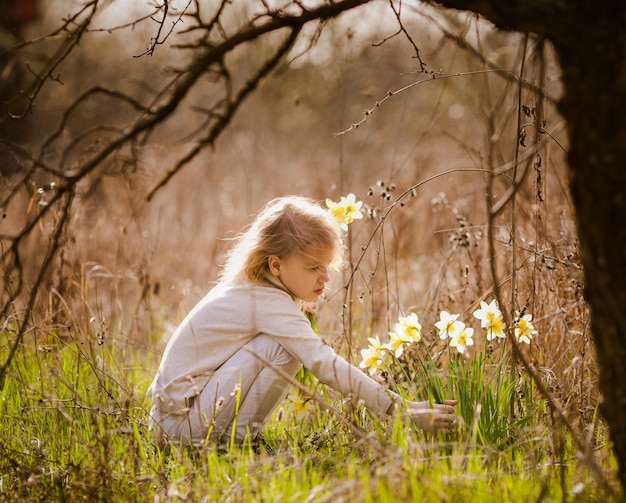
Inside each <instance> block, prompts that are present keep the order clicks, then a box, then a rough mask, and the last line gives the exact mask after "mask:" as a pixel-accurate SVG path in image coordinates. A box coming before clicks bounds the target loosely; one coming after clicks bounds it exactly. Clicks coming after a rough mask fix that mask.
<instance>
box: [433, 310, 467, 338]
mask: <svg viewBox="0 0 626 503" xmlns="http://www.w3.org/2000/svg"><path fill="white" fill-rule="evenodd" d="M435 327H437V330H438V331H439V338H440V339H447V338H448V337H451V338H452V337H454V335H455V334H456V333H457V332H460V331H461V330H463V329H464V328H465V323H463V322H462V321H459V315H458V314H450V313H449V312H448V311H441V313H439V321H438V322H436V323H435Z"/></svg>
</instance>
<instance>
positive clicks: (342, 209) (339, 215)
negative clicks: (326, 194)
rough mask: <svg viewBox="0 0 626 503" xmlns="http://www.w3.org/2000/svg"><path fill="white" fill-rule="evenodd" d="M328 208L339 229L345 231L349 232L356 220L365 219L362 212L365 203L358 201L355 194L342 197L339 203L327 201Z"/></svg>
mask: <svg viewBox="0 0 626 503" xmlns="http://www.w3.org/2000/svg"><path fill="white" fill-rule="evenodd" d="M326 206H327V207H328V211H330V214H331V215H332V216H333V217H335V220H336V221H337V224H338V225H339V227H341V228H342V229H343V230H344V231H347V230H348V225H349V224H351V223H352V222H354V221H355V220H359V219H361V218H363V213H362V211H361V207H362V206H363V202H362V201H357V200H356V196H355V195H354V194H348V195H347V196H345V197H344V196H342V197H341V200H340V201H339V202H338V203H336V202H334V201H333V200H331V199H326Z"/></svg>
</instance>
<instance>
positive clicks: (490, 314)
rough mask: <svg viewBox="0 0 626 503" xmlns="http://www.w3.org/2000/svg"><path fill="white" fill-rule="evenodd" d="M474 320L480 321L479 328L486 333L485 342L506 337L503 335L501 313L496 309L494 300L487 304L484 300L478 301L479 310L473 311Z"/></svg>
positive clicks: (503, 325)
mask: <svg viewBox="0 0 626 503" xmlns="http://www.w3.org/2000/svg"><path fill="white" fill-rule="evenodd" d="M473 314H474V318H478V319H479V320H480V326H481V327H482V328H484V329H485V330H486V331H487V340H488V341H492V340H494V339H495V338H496V337H500V338H501V339H503V338H505V337H506V334H505V333H504V328H505V324H504V319H503V318H502V312H501V311H500V309H499V308H498V303H497V302H496V299H493V300H492V301H491V302H490V303H489V304H487V303H486V302H485V301H484V300H481V301H480V309H477V310H476V311H474V313H473Z"/></svg>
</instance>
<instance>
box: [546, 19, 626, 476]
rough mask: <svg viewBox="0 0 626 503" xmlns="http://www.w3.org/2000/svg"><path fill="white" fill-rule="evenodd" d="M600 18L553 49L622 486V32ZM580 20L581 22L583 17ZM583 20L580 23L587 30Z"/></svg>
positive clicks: (625, 197) (625, 221) (625, 345)
mask: <svg viewBox="0 0 626 503" xmlns="http://www.w3.org/2000/svg"><path fill="white" fill-rule="evenodd" d="M625 14H626V9H625V8H624V7H621V14H620V13H619V12H618V11H617V10H616V11H614V12H613V13H612V16H614V18H613V20H611V19H606V23H602V24H598V25H596V26H594V27H593V28H592V29H594V30H597V32H596V33H595V37H593V39H592V40H588V39H589V38H591V37H589V35H590V34H588V35H587V36H585V37H581V38H584V39H587V41H581V43H580V45H579V47H574V48H569V47H568V48H558V47H557V51H558V54H559V58H560V62H561V67H562V70H563V82H564V86H565V96H564V99H563V100H562V103H561V104H560V110H561V113H562V115H563V116H564V118H565V119H566V120H567V122H568V127H569V141H570V147H569V158H568V159H569V170H570V178H571V179H570V188H571V191H572V196H573V200H574V205H575V208H576V212H577V225H578V237H579V240H580V248H581V256H582V262H583V267H584V270H585V294H586V298H587V301H588V304H589V307H590V310H591V331H592V334H593V339H594V342H595V347H596V352H597V357H598V364H599V367H600V383H599V386H600V391H601V392H602V395H603V402H602V404H601V412H602V415H603V416H604V418H605V419H606V422H607V424H608V426H609V429H610V432H611V439H612V441H613V444H614V447H613V449H614V452H615V455H616V457H617V460H618V464H619V479H620V482H621V484H622V487H623V488H626V59H625V58H624V56H625V54H626V38H625V37H624V35H623V32H622V29H623V27H622V26H621V24H620V19H624V17H623V16H624V15H625ZM581 21H585V20H581ZM588 30H589V23H588V22H584V23H581V25H580V31H581V32H584V31H588Z"/></svg>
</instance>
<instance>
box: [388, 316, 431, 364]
mask: <svg viewBox="0 0 626 503" xmlns="http://www.w3.org/2000/svg"><path fill="white" fill-rule="evenodd" d="M421 338H422V325H421V324H420V322H419V320H418V318H417V314H415V313H411V314H409V315H408V316H400V318H398V322H397V323H396V324H395V326H394V330H393V332H389V343H388V344H385V347H386V348H387V349H388V350H390V351H391V352H392V353H394V354H395V355H396V358H399V357H400V356H402V353H403V352H404V346H405V345H406V344H411V343H413V342H419V341H420V340H421Z"/></svg>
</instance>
